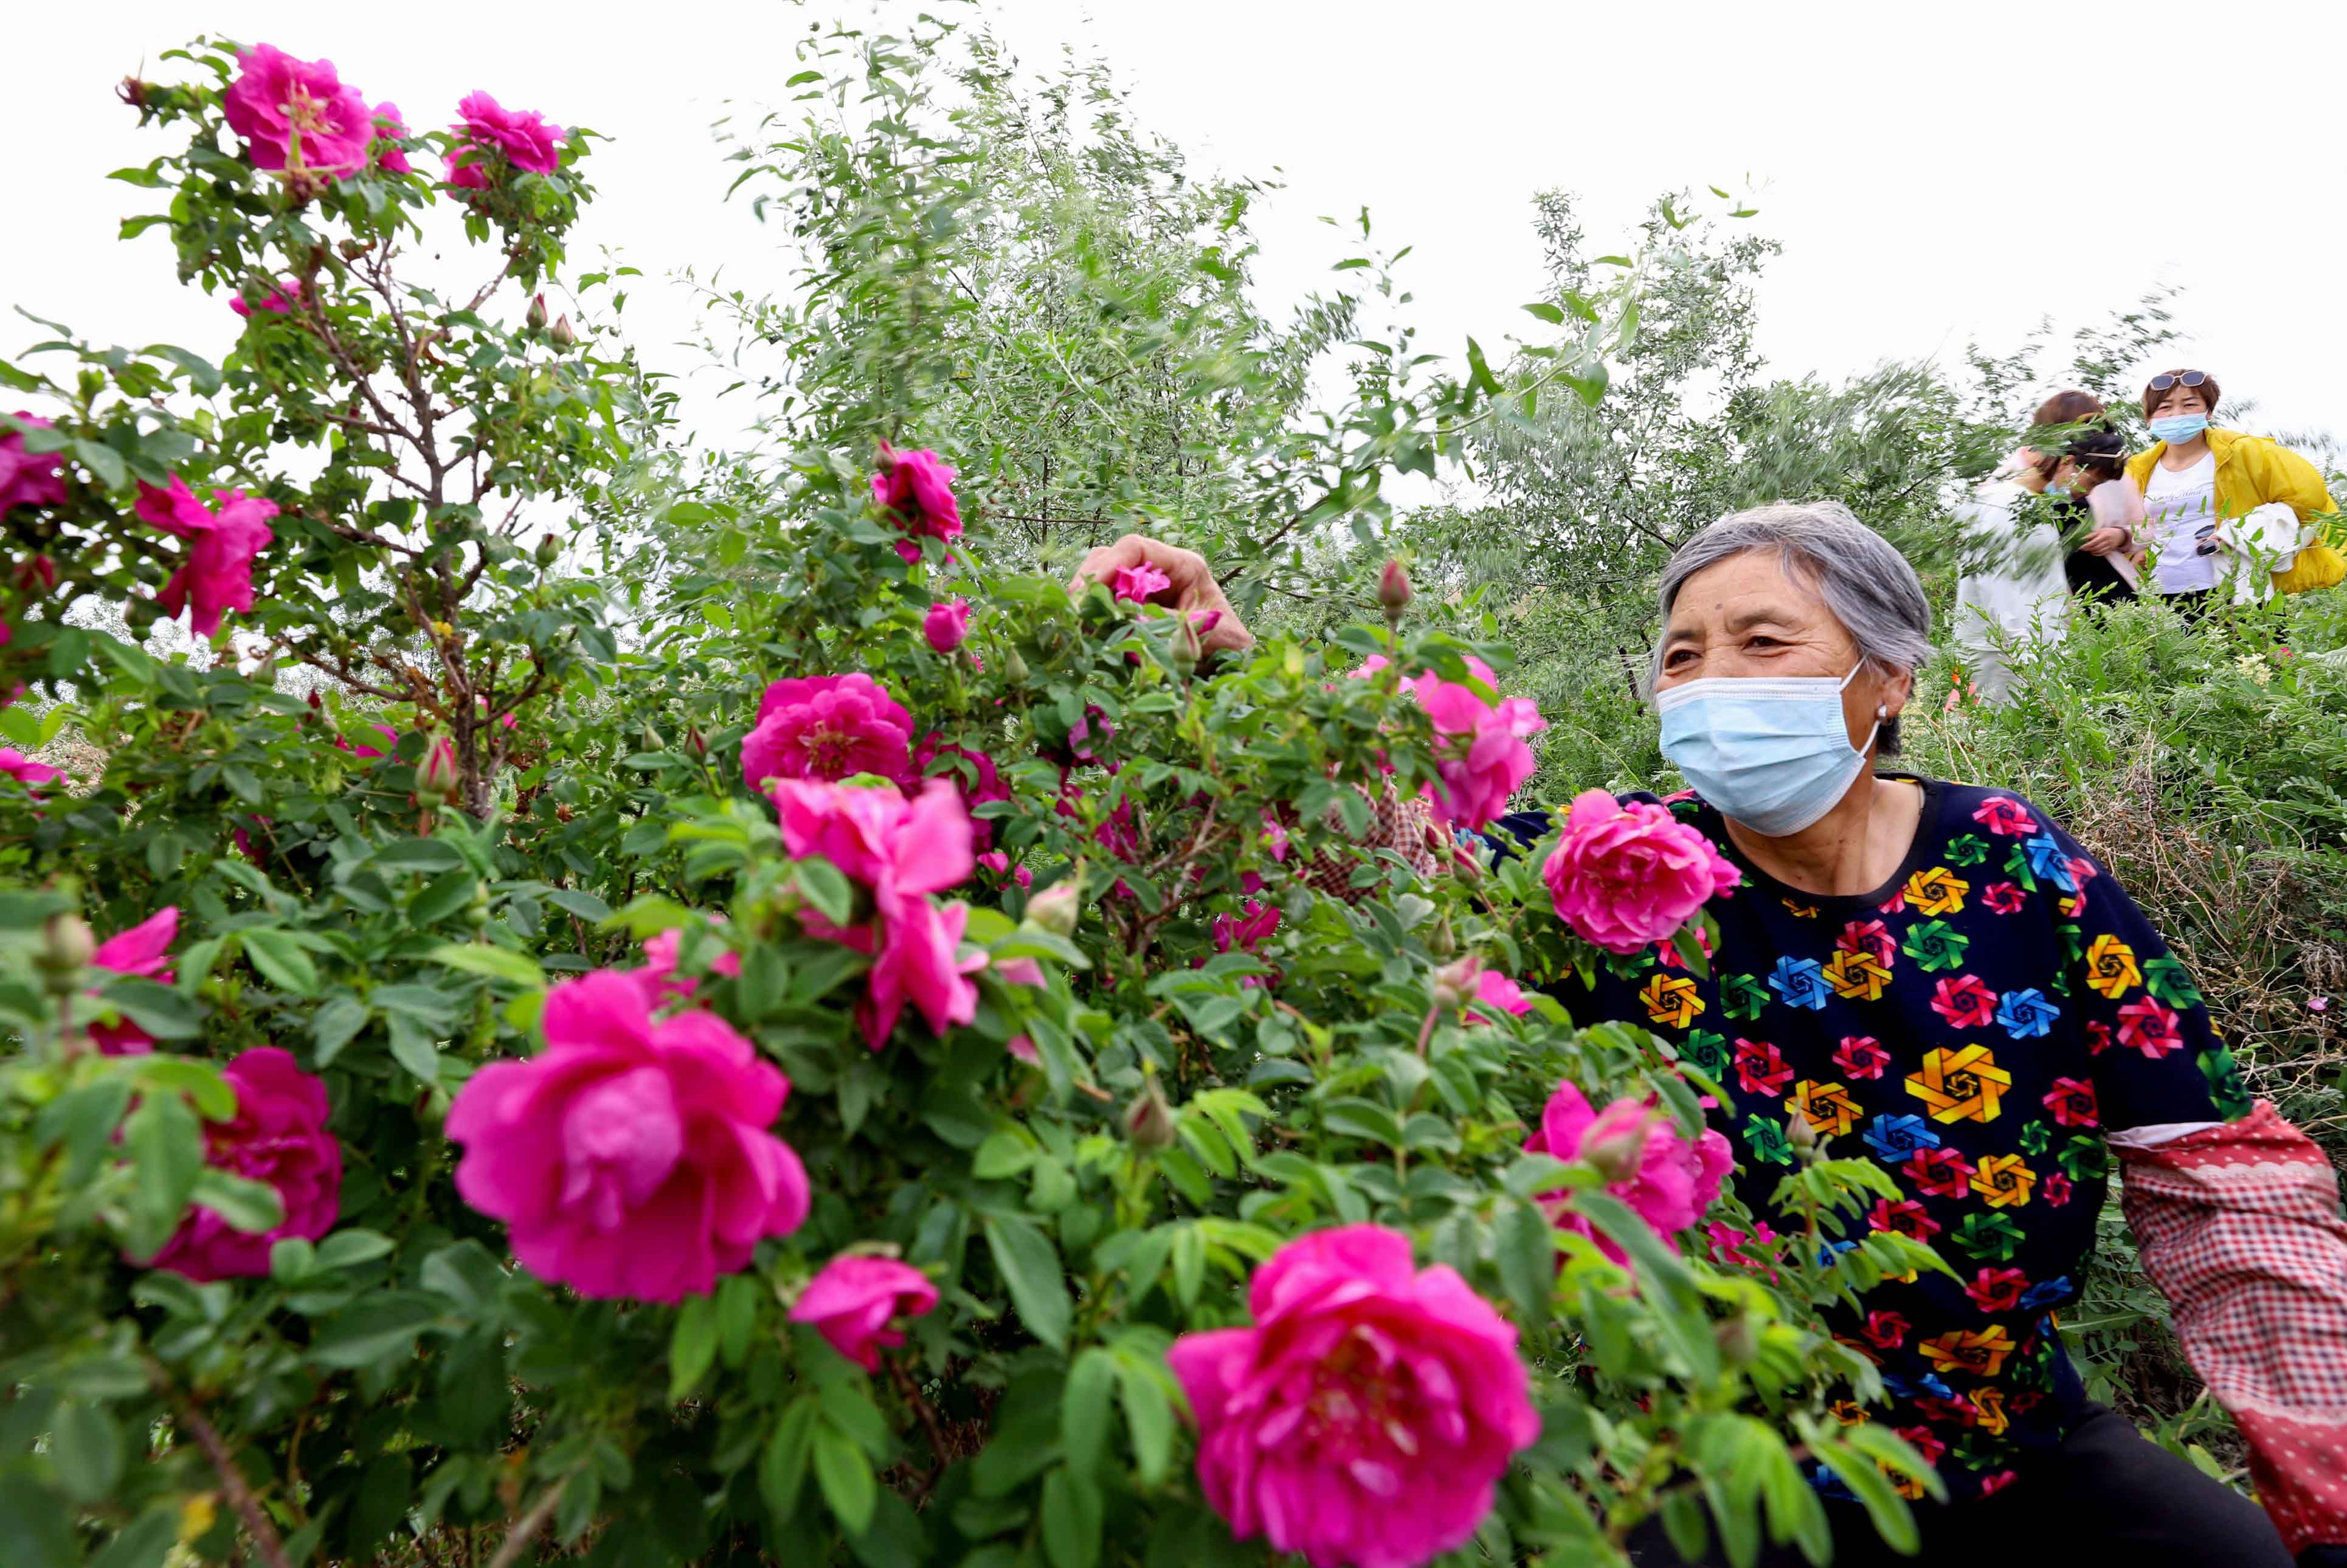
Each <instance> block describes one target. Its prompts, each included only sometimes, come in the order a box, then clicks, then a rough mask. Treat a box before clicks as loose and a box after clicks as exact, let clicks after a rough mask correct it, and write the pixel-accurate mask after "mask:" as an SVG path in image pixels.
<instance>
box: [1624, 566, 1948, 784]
mask: <svg viewBox="0 0 2347 1568" xmlns="http://www.w3.org/2000/svg"><path fill="white" fill-rule="evenodd" d="M1859 660H1860V655H1859V650H1858V644H1857V642H1856V641H1855V640H1853V639H1852V638H1851V636H1850V629H1849V628H1848V627H1846V626H1844V625H1843V624H1842V623H1841V622H1840V620H1837V619H1836V618H1835V616H1834V613H1833V611H1832V610H1828V609H1827V608H1826V602H1825V600H1823V599H1821V598H1819V596H1818V593H1817V591H1816V590H1815V589H1812V588H1810V587H1809V585H1808V584H1806V583H1803V582H1801V581H1800V580H1799V579H1797V578H1794V577H1792V576H1790V575H1789V574H1788V573H1787V572H1786V570H1785V567H1784V562H1783V561H1782V559H1780V558H1779V557H1778V553H1777V552H1776V551H1775V550H1746V551H1745V552H1744V553H1743V554H1741V555H1734V556H1730V557H1728V558H1727V559H1726V560H1723V561H1719V562H1717V563H1715V564H1714V565H1711V566H1707V567H1706V568H1705V569H1703V570H1701V571H1699V572H1697V573H1696V574H1695V575H1694V576H1693V577H1691V578H1689V579H1686V582H1685V583H1684V584H1682V585H1681V586H1680V589H1679V596H1678V599H1677V600H1676V602H1675V603H1674V604H1673V605H1672V606H1671V619H1670V624H1669V625H1668V626H1667V627H1666V628H1665V630H1664V634H1663V666H1662V671H1661V672H1660V674H1659V675H1657V676H1656V678H1655V691H1657V692H1667V691H1669V690H1670V689H1671V688H1672V687H1674V686H1682V685H1685V684H1686V682H1690V681H1706V680H1719V679H1742V678H1751V677H1763V676H1767V677H1777V678H1780V679H1781V678H1784V677H1788V676H1810V677H1815V676H1825V677H1829V678H1830V679H1832V680H1835V681H1839V680H1840V679H1841V678H1842V677H1843V676H1845V675H1848V674H1849V673H1850V669H1851V667H1852V666H1853V665H1855V664H1857V663H1858V662H1859ZM1914 685H1915V680H1914V677H1913V676H1912V675H1911V674H1904V673H1902V674H1897V675H1884V674H1882V673H1881V672H1879V671H1876V670H1874V669H1873V668H1872V667H1871V666H1870V667H1868V668H1866V669H1863V670H1860V671H1859V672H1858V677H1857V679H1855V680H1853V681H1852V682H1850V684H1849V685H1847V686H1845V687H1843V688H1842V692H1841V705H1842V718H1843V720H1844V721H1845V722H1846V723H1848V724H1849V726H1850V745H1851V746H1852V747H1859V746H1863V745H1865V744H1866V740H1867V735H1868V733H1870V732H1871V731H1872V730H1873V728H1874V726H1875V722H1876V721H1875V715H1876V711H1877V710H1878V709H1881V710H1883V711H1886V712H1889V713H1890V714H1891V716H1892V717H1894V718H1895V717H1897V716H1898V713H1899V711H1900V710H1901V708H1903V707H1905V706H1906V705H1907V699H1908V697H1909V695H1910V694H1911V692H1913V690H1914Z"/></svg>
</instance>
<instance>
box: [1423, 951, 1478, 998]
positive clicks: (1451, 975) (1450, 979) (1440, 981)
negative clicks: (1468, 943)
mask: <svg viewBox="0 0 2347 1568" xmlns="http://www.w3.org/2000/svg"><path fill="white" fill-rule="evenodd" d="M1482 972H1483V959H1482V956H1481V954H1478V953H1470V954H1468V955H1467V956H1466V957H1465V958H1459V959H1455V960H1453V961H1452V962H1450V963H1448V964H1445V965H1443V966H1442V967H1441V968H1439V969H1437V970H1435V971H1434V1005H1435V1006H1436V1007H1439V1008H1440V1009H1442V1010H1443V1011H1444V1012H1457V1011H1458V1010H1459V1009H1460V1008H1463V1007H1465V1006H1466V1005H1467V1004H1468V1003H1469V1002H1471V1001H1473V1000H1474V999H1475V980H1476V978H1477V977H1478V976H1480V975H1481V974H1482Z"/></svg>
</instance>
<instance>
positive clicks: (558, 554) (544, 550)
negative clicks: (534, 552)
mask: <svg viewBox="0 0 2347 1568" xmlns="http://www.w3.org/2000/svg"><path fill="white" fill-rule="evenodd" d="M561 558H562V541H561V540H560V539H558V538H555V537H554V536H553V535H552V534H548V535H547V536H546V537H545V538H542V539H540V540H538V565H539V566H541V567H550V566H552V565H553V564H554V563H555V562H556V561H558V560H559V559H561Z"/></svg>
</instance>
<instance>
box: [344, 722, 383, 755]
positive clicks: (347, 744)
mask: <svg viewBox="0 0 2347 1568" xmlns="http://www.w3.org/2000/svg"><path fill="white" fill-rule="evenodd" d="M367 728H368V729H370V730H373V731H374V733H376V734H378V735H380V736H382V737H383V750H381V751H376V750H375V749H374V747H373V746H370V745H368V744H366V743H364V742H363V741H354V740H352V739H351V738H350V737H349V736H348V735H336V736H335V737H334V749H335V750H336V751H338V752H348V753H351V754H352V755H353V756H358V757H367V758H374V757H387V756H389V755H390V754H391V753H393V752H395V751H397V750H398V749H399V732H398V731H397V730H395V729H393V728H392V727H391V726H390V725H389V724H369V725H368V726H367Z"/></svg>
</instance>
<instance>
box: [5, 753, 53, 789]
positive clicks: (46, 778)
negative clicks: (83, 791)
mask: <svg viewBox="0 0 2347 1568" xmlns="http://www.w3.org/2000/svg"><path fill="white" fill-rule="evenodd" d="M65 776H66V775H65V774H63V773H61V772H59V771H58V770H57V769H56V768H53V767H51V766H49V764H46V763H36V762H35V761H34V760H33V759H32V758H30V757H28V756H26V754H25V753H22V752H20V751H18V750H17V749H16V748H15V747H14V746H0V778H11V779H15V781H16V782H17V783H18V784H23V785H24V786H25V788H26V791H27V792H30V791H34V790H37V789H39V788H40V787H41V786H42V785H43V784H49V783H51V782H53V781H55V780H57V779H61V778H63V777H65Z"/></svg>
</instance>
